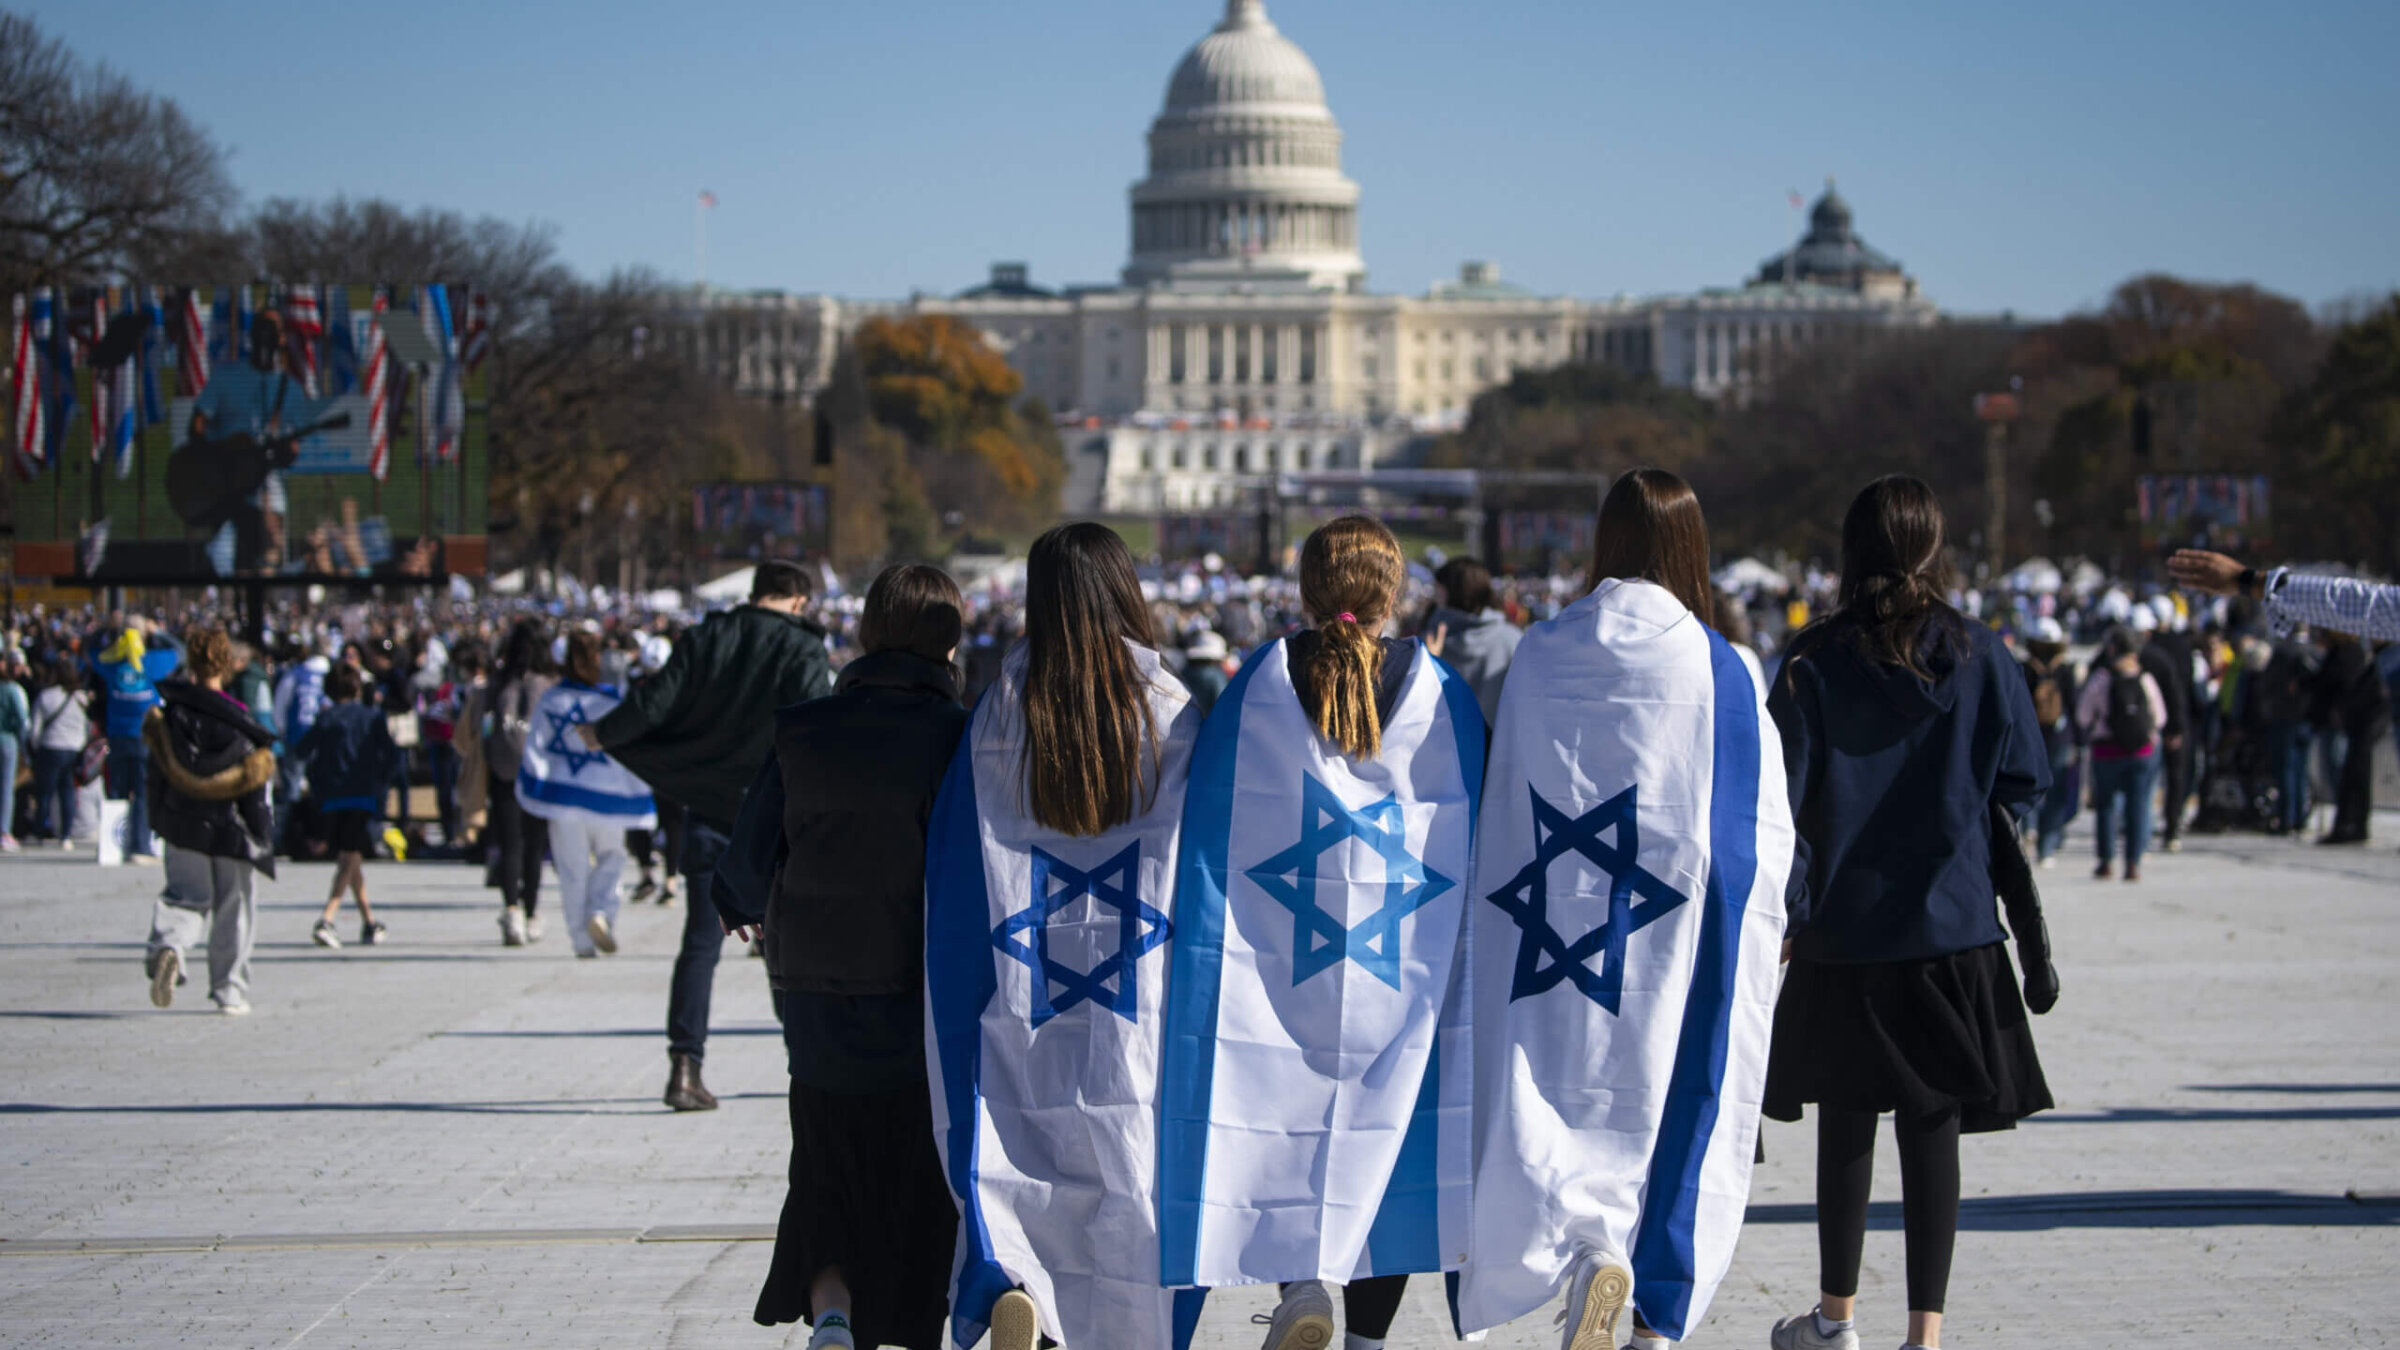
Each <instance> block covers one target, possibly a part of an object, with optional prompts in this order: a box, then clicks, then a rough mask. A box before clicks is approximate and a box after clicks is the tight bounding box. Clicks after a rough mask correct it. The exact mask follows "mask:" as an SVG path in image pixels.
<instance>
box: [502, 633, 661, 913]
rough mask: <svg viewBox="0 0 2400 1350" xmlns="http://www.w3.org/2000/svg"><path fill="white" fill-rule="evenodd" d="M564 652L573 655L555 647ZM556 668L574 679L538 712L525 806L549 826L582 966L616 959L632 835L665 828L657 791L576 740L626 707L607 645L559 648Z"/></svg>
mask: <svg viewBox="0 0 2400 1350" xmlns="http://www.w3.org/2000/svg"><path fill="white" fill-rule="evenodd" d="M558 646H563V647H564V651H556V650H555V648H556V647H558ZM552 659H553V660H557V661H558V662H559V664H560V665H562V666H563V667H564V668H565V670H566V678H564V679H562V680H560V681H559V682H558V683H556V684H554V685H551V686H550V687H549V689H547V690H545V691H544V692H543V694H542V697H541V700H540V702H538V703H536V704H535V705H534V709H533V718H532V724H531V726H530V727H529V728H528V729H527V731H526V733H525V754H524V758H523V759H522V761H521V762H520V765H519V767H518V769H517V802H518V804H519V805H520V806H523V807H524V808H525V812H526V814H527V815H531V816H537V817H539V818H541V819H542V820H544V821H546V822H548V824H549V834H550V863H551V865H552V866H554V867H556V868H557V869H558V906H559V908H560V910H562V911H564V912H565V914H566V917H567V937H568V939H569V940H570V941H572V942H573V943H574V944H575V954H576V955H577V956H582V957H591V956H597V955H599V954H600V953H602V952H607V953H609V954H611V955H613V954H615V952H616V950H617V930H616V923H617V883H618V881H619V880H621V879H622V878H623V877H624V875H625V832H626V831H627V830H646V829H649V828H650V827H651V826H652V825H655V824H657V823H658V804H657V803H656V802H655V801H653V800H652V799H651V796H650V787H649V785H648V784H646V783H644V782H643V781H642V780H641V779H639V778H636V777H634V776H633V772H632V770H630V769H627V768H626V767H625V766H624V765H622V764H619V763H617V762H616V761H615V760H613V759H611V758H609V756H608V753H607V752H606V751H603V750H595V749H593V748H592V747H591V746H589V745H587V744H585V743H584V741H583V738H582V737H580V736H579V735H577V734H576V732H577V730H578V729H579V728H581V727H586V726H590V725H591V724H592V723H594V722H597V721H599V720H600V719H601V718H603V717H606V716H608V714H609V712H610V711H611V710H612V709H614V708H615V707H616V706H617V691H616V689H615V688H614V687H613V686H611V685H606V684H602V683H601V682H600V636H599V634H597V633H585V632H576V633H571V634H568V635H567V636H566V637H563V638H560V639H558V642H557V643H556V644H554V655H553V658H552Z"/></svg>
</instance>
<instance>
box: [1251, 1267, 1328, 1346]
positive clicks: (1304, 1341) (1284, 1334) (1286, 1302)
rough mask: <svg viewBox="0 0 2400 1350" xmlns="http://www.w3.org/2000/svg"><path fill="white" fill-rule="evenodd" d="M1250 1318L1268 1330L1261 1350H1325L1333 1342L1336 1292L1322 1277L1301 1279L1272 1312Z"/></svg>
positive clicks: (1294, 1283)
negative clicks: (1330, 1289) (1326, 1284)
mask: <svg viewBox="0 0 2400 1350" xmlns="http://www.w3.org/2000/svg"><path fill="white" fill-rule="evenodd" d="M1250 1320H1251V1321H1252V1322H1255V1323H1260V1324H1263V1325H1264V1326H1265V1327H1266V1329H1267V1339H1266V1342H1265V1344H1264V1345H1262V1346H1261V1347H1260V1350H1326V1347H1328V1346H1330V1345H1332V1344H1333V1295H1332V1294H1330V1293H1328V1292H1326V1289H1325V1282H1324V1281H1323V1280H1298V1281H1295V1282H1293V1284H1292V1287H1291V1289H1290V1290H1289V1291H1287V1292H1286V1293H1285V1294H1284V1296H1283V1302H1281V1303H1278V1304H1276V1305H1275V1311H1274V1313H1273V1314H1272V1315H1269V1314H1266V1313H1260V1314H1259V1315H1257V1316H1255V1317H1253V1318H1251V1319H1250Z"/></svg>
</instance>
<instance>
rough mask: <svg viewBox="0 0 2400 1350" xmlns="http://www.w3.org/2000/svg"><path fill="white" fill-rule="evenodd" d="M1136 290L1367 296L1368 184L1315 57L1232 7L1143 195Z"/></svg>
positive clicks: (1238, 4)
mask: <svg viewBox="0 0 2400 1350" xmlns="http://www.w3.org/2000/svg"><path fill="white" fill-rule="evenodd" d="M1132 198H1133V218H1132V226H1133V248H1132V258H1131V261H1130V262H1129V263H1128V264H1127V265H1126V268H1125V282H1126V284H1127V285H1130V286H1157V285H1169V286H1177V287H1218V286H1225V285H1250V286H1263V287H1269V288H1278V289H1282V288H1300V289H1311V290H1324V289H1331V290H1358V289H1360V288H1362V287H1363V286H1364V284H1365V280H1366V264H1365V262H1364V261H1363V260H1362V259H1361V258H1360V257H1359V252H1358V184H1356V183H1354V182H1352V181H1351V180H1350V179H1349V178H1347V177H1345V176H1343V174H1342V131H1341V127H1340V125H1339V124H1337V123H1336V122H1335V121H1334V120H1333V112H1332V110H1331V109H1329V108H1328V107H1327V106H1326V104H1325V82H1324V80H1323V79H1322V78H1321V77H1320V76H1319V75H1318V74H1317V67H1316V63H1315V62H1313V61H1311V60H1309V59H1308V53H1306V52H1304V51H1302V50H1300V48H1299V46H1298V45H1297V44H1295V43H1293V42H1292V40H1291V39H1289V38H1287V37H1285V36H1284V35H1283V34H1282V33H1281V32H1280V31H1278V30H1277V29H1276V27H1275V24H1274V22H1273V21H1272V20H1270V19H1269V18H1268V17H1267V9H1266V5H1265V4H1264V2H1263V0H1228V2H1227V4H1226V6H1225V17H1224V19H1223V20H1222V21H1221V22H1219V23H1218V24H1217V27H1216V29H1215V31H1213V32H1211V33H1210V34H1208V36H1206V37H1204V38H1202V39H1200V41H1199V42H1198V43H1197V44H1196V45H1194V46H1193V48H1192V49H1191V50H1190V51H1189V52H1187V53H1185V54H1184V58H1183V60H1182V61H1181V62H1179V63H1177V65H1176V67H1175V73H1174V75H1173V76H1172V77H1171V78H1170V79H1169V80H1168V82H1167V98H1166V106H1165V107H1164V108H1163V109H1162V110H1161V111H1160V112H1159V115H1158V119H1157V120H1156V121H1155V122H1153V123H1152V124H1151V126H1150V174H1149V176H1148V177H1147V178H1145V179H1143V180H1142V181H1141V182H1140V183H1137V184H1135V185H1134V188H1133V193H1132Z"/></svg>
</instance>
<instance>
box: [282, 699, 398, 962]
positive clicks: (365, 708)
mask: <svg viewBox="0 0 2400 1350" xmlns="http://www.w3.org/2000/svg"><path fill="white" fill-rule="evenodd" d="M365 695H366V683H365V681H364V680H362V679H360V678H359V673H358V667H356V666H353V665H351V664H349V663H348V662H344V663H342V664H341V665H338V666H335V667H334V668H333V670H332V671H331V672H330V673H328V674H327V675H326V677H325V696H326V698H327V699H328V700H329V701H328V702H327V703H326V705H325V706H324V707H323V708H321V709H319V710H318V712H317V720H316V722H315V723H314V724H313V725H311V726H310V727H309V729H308V734H307V735H305V736H302V737H301V738H300V744H299V746H298V747H297V753H298V754H299V756H300V758H301V759H302V760H303V761H304V762H305V763H306V764H307V765H308V791H309V795H310V796H311V797H313V798H315V799H316V802H317V809H318V810H320V811H322V812H324V815H325V829H326V833H327V835H328V836H329V837H330V838H331V840H332V843H333V888H332V890H331V892H330V893H328V894H327V895H326V897H325V908H324V911H323V912H322V913H320V914H318V916H317V926H316V927H315V928H314V929H312V930H311V931H310V933H309V937H310V938H311V940H313V941H314V942H315V943H316V944H317V945H318V946H320V947H339V946H341V945H342V939H341V936H340V934H338V933H336V932H335V931H334V926H333V920H334V917H335V916H336V915H338V914H340V913H341V912H342V892H343V891H348V892H350V894H351V896H352V897H353V898H355V899H356V900H357V902H358V941H359V945H361V946H366V947H372V946H374V945H376V944H377V943H379V942H382V941H383V939H384V936H385V929H384V926H383V925H382V924H381V923H379V922H377V921H376V918H375V908H374V906H373V905H371V904H369V903H368V902H367V855H368V854H369V853H371V852H373V851H374V848H375V818H376V816H377V814H378V809H379V808H380V806H381V805H382V799H383V785H384V784H385V783H388V782H390V781H391V776H392V761H393V760H396V759H398V758H399V757H400V747H399V746H396V745H394V744H392V733H391V728H390V727H389V726H388V725H387V724H386V723H385V722H384V717H383V712H382V710H381V709H379V708H377V707H375V706H373V705H371V704H369V703H366V702H364V701H363V700H364V698H365Z"/></svg>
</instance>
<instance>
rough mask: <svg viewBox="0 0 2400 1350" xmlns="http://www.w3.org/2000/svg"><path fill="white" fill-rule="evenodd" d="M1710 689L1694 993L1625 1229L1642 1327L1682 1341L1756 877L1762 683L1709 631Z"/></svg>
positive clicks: (1688, 1002)
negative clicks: (1704, 881)
mask: <svg viewBox="0 0 2400 1350" xmlns="http://www.w3.org/2000/svg"><path fill="white" fill-rule="evenodd" d="M1708 657H1709V671H1710V673H1711V675H1713V676H1714V678H1715V685H1716V720H1715V736H1716V750H1715V754H1714V762H1715V771H1714V775H1713V777H1712V778H1711V780H1710V786H1709V807H1708V850H1709V863H1708V890H1707V893H1706V895H1705V897H1704V900H1703V903H1702V905H1701V909H1700V940H1699V943H1698V952H1697V955H1696V956H1695V958H1694V961H1693V965H1692V986H1691V993H1690V995H1689V996H1688V997H1687V999H1686V1000H1685V1002H1684V1007H1683V1028H1682V1031H1681V1033H1680V1034H1679V1036H1678V1038H1677V1040H1676V1043H1675V1069H1674V1073H1673V1075H1672V1076H1671V1077H1670V1078H1669V1079H1668V1083H1667V1109H1666V1115H1665V1118H1664V1119H1663V1120H1661V1121H1660V1123H1659V1130H1658V1147H1657V1149H1656V1150H1655V1151H1654V1152H1653V1153H1652V1154H1651V1157H1650V1184H1649V1187H1648V1189H1647V1191H1646V1192H1645V1195H1644V1199H1643V1202H1642V1218H1641V1223H1640V1226H1639V1227H1638V1228H1636V1230H1635V1231H1634V1235H1633V1302H1634V1310H1635V1311H1636V1312H1638V1313H1640V1314H1641V1319H1642V1321H1643V1323H1645V1324H1646V1325H1648V1326H1650V1327H1652V1328H1655V1329H1656V1330H1657V1332H1658V1333H1659V1334H1660V1335H1662V1336H1664V1337H1666V1338H1667V1339H1668V1340H1670V1341H1680V1340H1682V1339H1683V1337H1684V1333H1685V1331H1686V1330H1687V1328H1686V1327H1685V1325H1684V1324H1685V1322H1686V1321H1688V1320H1689V1318H1690V1316H1691V1311H1692V1286H1693V1283H1694V1280H1695V1278H1696V1271H1697V1253H1696V1251H1695V1250H1694V1248H1695V1243H1694V1231H1695V1227H1696V1224H1697V1217H1696V1216H1697V1213H1698V1210H1699V1205H1700V1170H1701V1168H1702V1166H1703V1165H1704V1164H1705V1163H1706V1162H1707V1161H1708V1145H1709V1139H1710V1137H1711V1136H1712V1135H1714V1134H1715V1133H1716V1127H1717V1110H1718V1106H1719V1104H1720V1098H1721V1096H1722V1093H1723V1090H1724V1084H1725V1056H1726V1042H1727V1040H1728V1039H1729V1038H1730V1036H1731V1034H1732V1027H1733V995H1734V984H1735V981H1736V978H1737V975H1738V967H1739V965H1740V962H1741V954H1742V921H1743V917H1744V912H1745V911H1746V910H1747V909H1748V908H1749V904H1750V887H1751V883H1752V882H1753V881H1754V880H1755V879H1756V878H1757V875H1758V774H1759V755H1758V738H1759V725H1758V690H1757V688H1756V687H1755V686H1753V685H1752V684H1751V683H1750V669H1749V667H1747V666H1745V665H1743V664H1742V658H1741V657H1740V656H1738V655H1736V654H1735V653H1734V650H1733V648H1732V647H1731V646H1729V645H1728V644H1727V643H1726V641H1725V639H1724V638H1722V637H1719V636H1718V635H1717V634H1715V633H1713V632H1712V633H1710V634H1709V635H1708Z"/></svg>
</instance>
